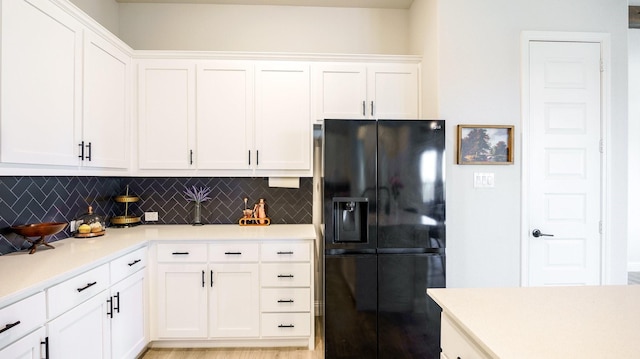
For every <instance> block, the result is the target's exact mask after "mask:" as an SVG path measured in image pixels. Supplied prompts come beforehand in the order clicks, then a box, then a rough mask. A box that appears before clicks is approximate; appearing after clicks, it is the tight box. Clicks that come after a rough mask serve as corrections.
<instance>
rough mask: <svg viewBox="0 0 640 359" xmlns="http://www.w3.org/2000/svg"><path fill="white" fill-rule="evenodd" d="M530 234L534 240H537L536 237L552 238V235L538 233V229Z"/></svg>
mask: <svg viewBox="0 0 640 359" xmlns="http://www.w3.org/2000/svg"><path fill="white" fill-rule="evenodd" d="M531 234H532V235H533V236H534V237H536V238H538V237H553V234H546V233H542V232H540V230H539V229H534V230H533V232H531Z"/></svg>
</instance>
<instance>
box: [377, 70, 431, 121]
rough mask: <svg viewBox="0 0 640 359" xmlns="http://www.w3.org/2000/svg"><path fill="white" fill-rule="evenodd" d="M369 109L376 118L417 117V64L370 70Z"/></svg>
mask: <svg viewBox="0 0 640 359" xmlns="http://www.w3.org/2000/svg"><path fill="white" fill-rule="evenodd" d="M367 76H368V79H367V87H368V90H367V94H368V95H369V100H368V104H367V105H368V107H369V109H368V111H371V117H372V118H376V119H388V120H395V119H417V118H418V116H419V105H418V97H419V96H418V94H419V87H420V85H419V83H420V82H419V76H418V65H411V64H391V65H375V66H373V65H372V66H370V67H369V69H368V75H367Z"/></svg>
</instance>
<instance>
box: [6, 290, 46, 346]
mask: <svg viewBox="0 0 640 359" xmlns="http://www.w3.org/2000/svg"><path fill="white" fill-rule="evenodd" d="M46 320H47V313H46V302H45V295H44V292H39V293H36V294H34V295H32V296H30V297H27V298H25V299H22V300H21V301H18V302H16V303H13V304H11V305H9V306H7V307H4V308H2V309H0V349H1V348H4V347H5V346H7V345H9V344H11V343H12V342H14V341H16V340H17V339H20V338H21V337H22V336H24V335H25V334H27V333H29V332H30V331H32V330H33V329H35V328H37V327H38V326H41V325H43V324H44V323H45V321H46Z"/></svg>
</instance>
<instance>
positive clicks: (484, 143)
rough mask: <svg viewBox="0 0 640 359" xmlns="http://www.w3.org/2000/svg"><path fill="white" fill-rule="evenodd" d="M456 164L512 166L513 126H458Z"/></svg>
mask: <svg viewBox="0 0 640 359" xmlns="http://www.w3.org/2000/svg"><path fill="white" fill-rule="evenodd" d="M458 164H459V165H511V164H513V126H505V125H458Z"/></svg>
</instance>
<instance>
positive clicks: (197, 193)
mask: <svg viewBox="0 0 640 359" xmlns="http://www.w3.org/2000/svg"><path fill="white" fill-rule="evenodd" d="M185 188H186V189H185V191H184V198H185V199H186V200H187V201H190V202H193V203H194V207H193V225H194V226H201V225H202V224H203V223H202V219H201V208H200V207H201V203H202V202H205V201H208V200H210V199H211V197H209V193H211V188H209V187H200V188H196V186H191V188H189V187H185Z"/></svg>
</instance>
